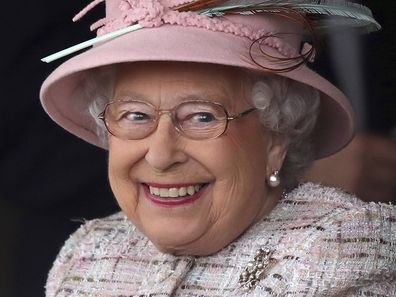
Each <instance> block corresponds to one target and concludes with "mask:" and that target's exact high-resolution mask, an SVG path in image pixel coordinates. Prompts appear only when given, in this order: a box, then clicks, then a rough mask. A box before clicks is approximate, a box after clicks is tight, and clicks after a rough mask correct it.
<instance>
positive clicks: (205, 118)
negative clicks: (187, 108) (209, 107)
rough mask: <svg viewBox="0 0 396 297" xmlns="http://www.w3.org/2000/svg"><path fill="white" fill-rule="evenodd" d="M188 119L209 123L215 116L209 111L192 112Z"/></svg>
mask: <svg viewBox="0 0 396 297" xmlns="http://www.w3.org/2000/svg"><path fill="white" fill-rule="evenodd" d="M190 120H192V121H194V122H199V123H210V122H213V121H215V120H216V117H215V116H214V115H213V114H211V113H210V112H200V113H194V114H192V115H191V116H190Z"/></svg>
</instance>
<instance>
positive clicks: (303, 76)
mask: <svg viewBox="0 0 396 297" xmlns="http://www.w3.org/2000/svg"><path fill="white" fill-rule="evenodd" d="M251 43H252V41H251V40H250V39H248V38H244V37H238V36H235V35H233V34H227V33H218V32H212V31H208V30H206V29H200V28H195V27H181V26H172V25H163V26H161V27H158V28H144V29H142V30H138V31H135V32H132V33H129V34H125V35H123V36H120V37H117V38H115V39H112V40H110V41H108V42H105V43H103V44H100V45H97V46H95V47H93V48H91V49H89V50H88V51H86V52H83V53H81V54H79V55H77V56H75V57H73V58H71V59H70V60H68V61H66V62H65V63H63V64H62V65H61V66H59V67H58V68H57V69H56V70H55V71H54V72H53V73H52V74H51V75H50V76H49V77H48V78H47V79H46V80H45V82H44V83H43V85H42V88H41V94H40V96H41V102H42V105H43V107H44V109H45V110H46V112H47V113H48V114H49V115H50V117H51V118H52V119H53V120H54V121H55V122H56V123H58V124H59V125H60V126H62V127H63V128H65V129H66V130H68V131H69V132H71V133H72V134H74V135H76V136H78V137H80V138H82V139H84V140H85V141H87V142H89V143H91V144H94V145H96V146H99V147H102V148H105V149H106V147H104V146H103V144H102V142H101V141H100V139H99V138H98V136H97V134H96V132H95V131H96V123H95V121H94V119H93V118H92V117H91V116H90V115H89V113H88V110H87V106H88V103H89V102H87V101H84V100H81V96H80V94H78V92H81V87H80V84H81V78H82V75H83V73H84V71H87V70H89V69H93V68H96V67H101V66H106V65H112V64H117V63H129V62H138V61H139V62H141V61H178V62H197V63H211V64H221V65H228V66H236V67H242V68H247V69H252V70H257V71H265V70H264V69H263V68H261V67H259V66H258V65H257V64H255V63H254V62H253V61H252V60H251V59H250V58H249V47H250V45H251ZM260 64H261V65H262V66H269V67H272V66H273V64H272V63H271V62H270V61H266V60H265V58H264V57H263V58H262V59H261V60H260ZM278 74H279V75H281V76H284V77H288V78H290V79H293V80H295V81H298V82H301V83H304V84H307V85H310V86H312V87H314V88H315V89H317V90H318V91H319V92H320V95H321V109H320V110H321V111H320V115H319V118H318V123H317V125H316V128H315V131H314V135H313V144H314V154H315V158H316V159H319V158H323V157H326V156H328V155H331V154H333V153H335V152H337V151H339V150H340V149H342V148H343V147H344V146H345V145H346V144H347V143H348V142H349V141H350V140H351V139H352V137H353V135H354V116H353V112H352V108H351V105H350V103H349V101H348V99H347V98H346V96H345V95H344V94H343V93H342V92H341V91H340V90H339V89H337V88H336V87H335V86H334V85H332V84H331V83H330V82H329V81H327V80H326V79H324V78H323V77H321V76H320V75H319V74H317V73H316V72H314V71H312V70H311V69H309V68H308V67H307V66H305V65H301V66H300V67H298V68H296V69H294V70H292V71H288V72H282V73H278Z"/></svg>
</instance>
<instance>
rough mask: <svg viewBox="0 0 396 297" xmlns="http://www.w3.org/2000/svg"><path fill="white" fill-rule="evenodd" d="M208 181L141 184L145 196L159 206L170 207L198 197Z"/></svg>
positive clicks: (189, 201) (192, 200)
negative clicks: (182, 183)
mask: <svg viewBox="0 0 396 297" xmlns="http://www.w3.org/2000/svg"><path fill="white" fill-rule="evenodd" d="M207 186H208V183H200V184H186V185H161V184H153V183H150V184H143V187H144V191H145V194H146V197H147V198H148V199H149V200H151V201H152V202H154V203H155V204H158V205H160V206H165V207H172V206H179V205H183V204H187V203H192V202H194V201H196V200H197V199H199V198H200V197H201V196H202V193H203V192H204V189H205V188H206V187H207Z"/></svg>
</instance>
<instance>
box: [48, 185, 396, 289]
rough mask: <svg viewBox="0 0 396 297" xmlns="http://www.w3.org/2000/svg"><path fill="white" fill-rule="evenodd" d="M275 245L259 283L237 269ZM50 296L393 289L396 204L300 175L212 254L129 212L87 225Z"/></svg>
mask: <svg viewBox="0 0 396 297" xmlns="http://www.w3.org/2000/svg"><path fill="white" fill-rule="evenodd" d="M260 247H266V248H269V249H270V250H272V251H273V254H272V259H273V260H272V264H271V265H270V267H269V269H268V271H267V274H266V277H265V278H264V279H262V280H261V281H260V282H259V283H258V285H257V286H256V288H255V289H252V290H246V289H241V288H240V287H239V284H238V281H239V275H240V274H241V273H242V272H243V270H244V268H245V267H246V265H247V263H248V262H249V261H251V260H252V259H253V257H254V254H255V252H256V250H257V249H258V248H260ZM46 290H47V291H46V295H47V296H48V297H53V296H57V297H61V296H97V297H99V296H102V297H104V296H106V297H115V296H117V297H121V296H122V297H126V296H130V297H138V296H139V297H149V296H153V297H154V296H155V297H165V296H189V297H193V296H194V297H198V296H199V297H212V296H377V297H380V296H396V207H395V206H392V205H387V204H376V203H365V202H362V201H360V200H359V199H357V198H356V197H354V196H351V195H348V194H346V193H344V192H342V191H340V190H337V189H334V188H328V187H322V186H320V185H315V184H312V183H307V184H303V185H301V186H300V187H298V188H297V189H295V190H293V191H292V192H291V193H289V194H288V195H287V197H285V198H283V199H282V200H281V201H280V202H279V204H278V205H277V206H276V207H275V208H274V209H273V211H272V212H271V213H270V215H268V216H267V217H265V218H264V219H262V220H261V221H260V222H258V223H256V224H255V225H253V226H251V227H250V228H249V229H248V230H247V231H246V232H245V233H244V234H242V235H241V236H240V237H239V238H238V239H236V240H235V241H234V242H232V243H231V244H229V245H228V246H226V247H225V248H224V249H222V250H221V251H219V252H217V253H216V254H213V255H211V256H207V257H193V256H173V255H169V254H164V253H161V252H159V251H158V250H157V249H156V248H155V247H154V246H153V244H152V243H151V242H150V241H149V240H148V239H147V238H146V237H145V236H144V235H143V234H142V233H140V232H139V231H138V230H137V229H136V227H134V226H133V225H132V224H131V222H130V221H129V220H128V219H127V217H126V216H125V215H124V214H123V213H118V214H115V215H112V216H110V217H107V218H104V219H97V220H93V221H88V222H86V223H85V224H83V225H82V226H81V227H80V228H79V229H78V230H77V231H76V232H75V233H74V234H73V235H72V236H71V237H70V238H69V239H68V240H67V242H66V244H65V245H64V246H63V248H62V250H61V252H60V254H59V255H58V257H57V259H56V260H55V263H54V266H53V268H52V269H51V271H50V274H49V278H48V282H47V286H46Z"/></svg>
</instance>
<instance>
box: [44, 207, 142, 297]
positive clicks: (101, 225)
mask: <svg viewBox="0 0 396 297" xmlns="http://www.w3.org/2000/svg"><path fill="white" fill-rule="evenodd" d="M138 241H141V242H143V243H144V242H146V241H147V239H146V238H145V237H144V236H143V235H142V234H141V233H140V232H139V231H138V230H137V229H136V227H135V226H133V225H132V224H131V223H130V221H129V220H128V218H127V217H126V216H125V214H123V213H122V212H119V213H116V214H114V215H111V216H108V217H105V218H101V219H95V220H90V221H84V222H83V224H82V225H81V226H80V227H79V228H78V229H77V231H76V232H74V233H73V234H72V235H71V236H70V237H69V239H68V240H67V241H66V242H65V244H64V245H63V247H62V249H61V250H60V252H59V254H58V256H57V258H56V259H55V261H54V263H53V267H52V268H51V270H50V273H49V276H48V279H47V284H46V296H55V295H56V293H57V291H58V289H59V288H60V286H61V284H62V282H64V281H65V280H66V279H74V280H76V278H78V277H79V276H78V275H79V272H82V271H83V269H85V268H84V267H85V266H87V265H86V264H87V263H88V262H90V263H91V262H92V261H91V260H92V257H93V255H95V258H96V259H98V258H101V259H110V258H111V257H113V256H117V257H118V256H120V255H122V254H123V253H124V252H127V249H128V248H129V246H130V244H131V242H132V243H133V242H138ZM123 249H125V250H123ZM105 262H106V261H103V263H104V265H106V263H105ZM77 270H78V271H77ZM76 272H77V273H76Z"/></svg>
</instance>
